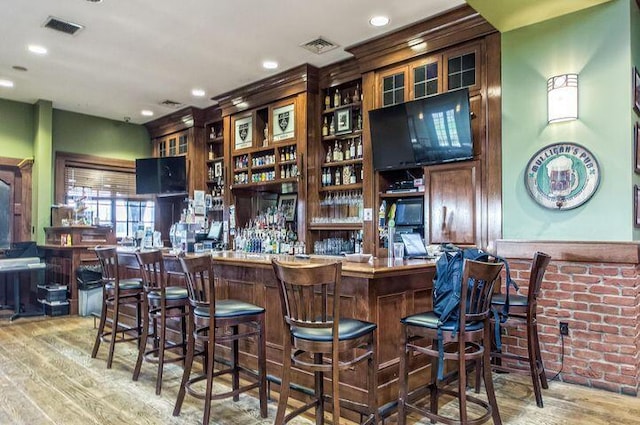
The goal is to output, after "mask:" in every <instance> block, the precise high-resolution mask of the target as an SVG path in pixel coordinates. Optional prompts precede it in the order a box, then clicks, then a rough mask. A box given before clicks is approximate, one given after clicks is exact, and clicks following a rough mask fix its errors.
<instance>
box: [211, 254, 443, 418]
mask: <svg viewBox="0 0 640 425" xmlns="http://www.w3.org/2000/svg"><path fill="white" fill-rule="evenodd" d="M212 257H213V259H214V263H215V272H216V280H217V283H216V284H217V290H216V292H217V293H218V296H220V297H223V298H226V297H229V298H234V299H240V300H244V301H247V302H251V303H254V304H256V305H260V306H263V307H265V308H266V315H267V317H266V327H267V363H268V365H267V370H268V373H269V375H271V376H273V377H276V378H280V374H281V367H282V341H283V337H284V327H283V326H284V325H283V319H282V310H281V308H280V298H279V295H278V288H277V286H276V278H275V275H274V273H273V269H272V266H271V259H272V258H278V259H279V260H281V261H284V262H292V263H301V264H303V263H310V262H311V263H318V262H329V261H336V260H344V259H343V258H341V257H322V256H311V258H310V259H299V258H295V257H294V256H290V255H270V254H249V253H236V252H229V251H226V252H221V253H213V254H212ZM434 272H435V262H434V261H427V260H405V261H399V262H393V260H391V262H389V261H388V260H387V259H386V258H385V259H374V260H373V261H372V262H370V263H351V262H346V261H343V265H342V289H341V298H340V300H341V305H340V308H341V315H342V316H344V317H353V318H357V319H362V320H367V321H370V322H374V323H376V324H377V325H378V347H377V350H378V359H379V369H378V386H379V393H378V405H379V406H383V405H384V404H386V403H389V402H392V401H396V400H397V397H398V387H397V377H398V358H399V355H400V349H401V347H400V332H401V327H400V318H401V317H404V316H406V315H408V314H412V313H416V312H420V311H424V310H428V309H430V308H431V295H432V294H431V292H432V286H433V275H434ZM250 345H251V344H247V345H245V346H244V347H241V351H242V352H243V356H244V357H245V360H246V361H249V363H251V364H252V365H253V366H254V367H255V356H254V353H255V347H254V346H250ZM247 356H248V358H247ZM411 367H412V370H414V371H415V372H414V378H413V379H415V377H416V375H420V379H426V377H427V376H428V375H427V374H426V373H427V371H428V367H427V366H426V365H425V364H417V363H416V364H412V366H411ZM365 368H366V364H365V365H360V366H359V367H358V368H356V369H354V370H348V371H346V372H342V373H341V382H342V384H343V386H344V387H343V388H341V395H344V396H345V397H346V398H350V399H354V400H358V401H361V402H365V400H366V398H365V396H366V394H365V390H364V388H363V387H364V383H365V379H364V378H363V377H365V376H366V370H365ZM292 382H294V383H295V384H299V385H302V386H304V387H306V388H313V377H312V376H311V375H308V374H303V373H302V372H299V371H298V372H297V373H294V376H293V379H292ZM292 395H293V396H295V391H294V393H293V394H292Z"/></svg>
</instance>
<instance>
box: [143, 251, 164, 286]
mask: <svg viewBox="0 0 640 425" xmlns="http://www.w3.org/2000/svg"><path fill="white" fill-rule="evenodd" d="M136 257H137V258H138V263H139V265H140V272H141V273H142V283H143V284H144V289H145V291H146V292H149V291H152V290H160V291H164V289H165V288H166V286H167V274H166V271H165V269H164V258H163V257H162V251H160V250H155V251H144V252H136Z"/></svg>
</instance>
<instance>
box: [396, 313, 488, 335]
mask: <svg viewBox="0 0 640 425" xmlns="http://www.w3.org/2000/svg"><path fill="white" fill-rule="evenodd" d="M439 321H440V319H439V318H438V316H437V315H436V314H435V313H434V312H433V311H427V312H425V313H420V314H414V315H412V316H407V317H405V318H403V319H400V323H402V324H403V325H410V326H421V327H423V328H431V329H438V322H439ZM457 324H458V321H457V320H449V321H447V322H445V323H443V324H442V326H440V329H442V330H443V331H449V332H453V331H454V330H455V327H456V325H457ZM482 325H483V323H482V322H481V321H478V322H470V323H467V324H466V326H465V330H466V331H477V330H479V329H482Z"/></svg>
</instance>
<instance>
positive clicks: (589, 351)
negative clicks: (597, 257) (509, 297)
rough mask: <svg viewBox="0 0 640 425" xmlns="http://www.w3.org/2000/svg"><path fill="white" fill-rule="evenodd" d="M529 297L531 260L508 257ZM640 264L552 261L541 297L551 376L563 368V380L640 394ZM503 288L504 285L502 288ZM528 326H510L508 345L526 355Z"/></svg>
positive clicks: (505, 340)
mask: <svg viewBox="0 0 640 425" xmlns="http://www.w3.org/2000/svg"><path fill="white" fill-rule="evenodd" d="M509 265H510V267H511V275H512V278H513V279H514V280H515V281H516V283H517V284H518V285H519V286H520V293H521V294H523V295H525V294H526V290H527V285H528V280H529V270H530V267H531V262H530V261H528V260H518V259H511V260H509ZM639 277H640V266H639V265H635V264H623V263H581V262H569V261H553V260H552V261H551V263H550V264H549V266H548V267H547V271H546V273H545V276H544V281H543V283H542V291H541V294H540V297H539V299H538V303H539V306H538V322H539V325H538V332H539V334H540V344H541V350H542V357H543V360H544V365H545V369H546V371H547V376H548V377H550V378H551V377H554V376H555V375H556V373H557V372H558V371H559V370H560V368H561V358H562V341H561V338H560V332H559V323H560V322H567V323H568V324H569V336H565V337H564V366H563V367H562V373H561V374H560V375H559V378H558V379H560V380H562V381H565V382H571V383H576V384H580V385H586V386H589V387H594V388H602V389H605V390H609V391H614V392H619V393H624V394H630V395H638V389H639V382H640V323H639V320H638V318H639V314H640V279H639ZM503 290H504V288H503ZM524 336H525V333H524V329H517V330H515V331H514V330H509V334H508V335H507V336H505V337H504V338H503V343H504V344H505V346H504V349H505V350H507V351H512V352H515V351H519V352H522V353H526V341H525V340H524Z"/></svg>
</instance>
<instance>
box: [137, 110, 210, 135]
mask: <svg viewBox="0 0 640 425" xmlns="http://www.w3.org/2000/svg"><path fill="white" fill-rule="evenodd" d="M205 115H206V114H205V113H204V111H203V110H202V109H199V108H196V107H193V106H189V107H187V108H184V109H181V110H179V111H176V112H173V113H171V114H169V115H165V116H163V117H161V118H158V119H157V120H153V121H149V122H148V123H146V124H144V126H145V127H146V128H147V131H148V132H149V136H150V137H151V138H152V139H155V138H157V137H162V136H166V135H168V134H171V133H175V132H178V131H182V130H186V129H189V128H192V127H204V121H205Z"/></svg>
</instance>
